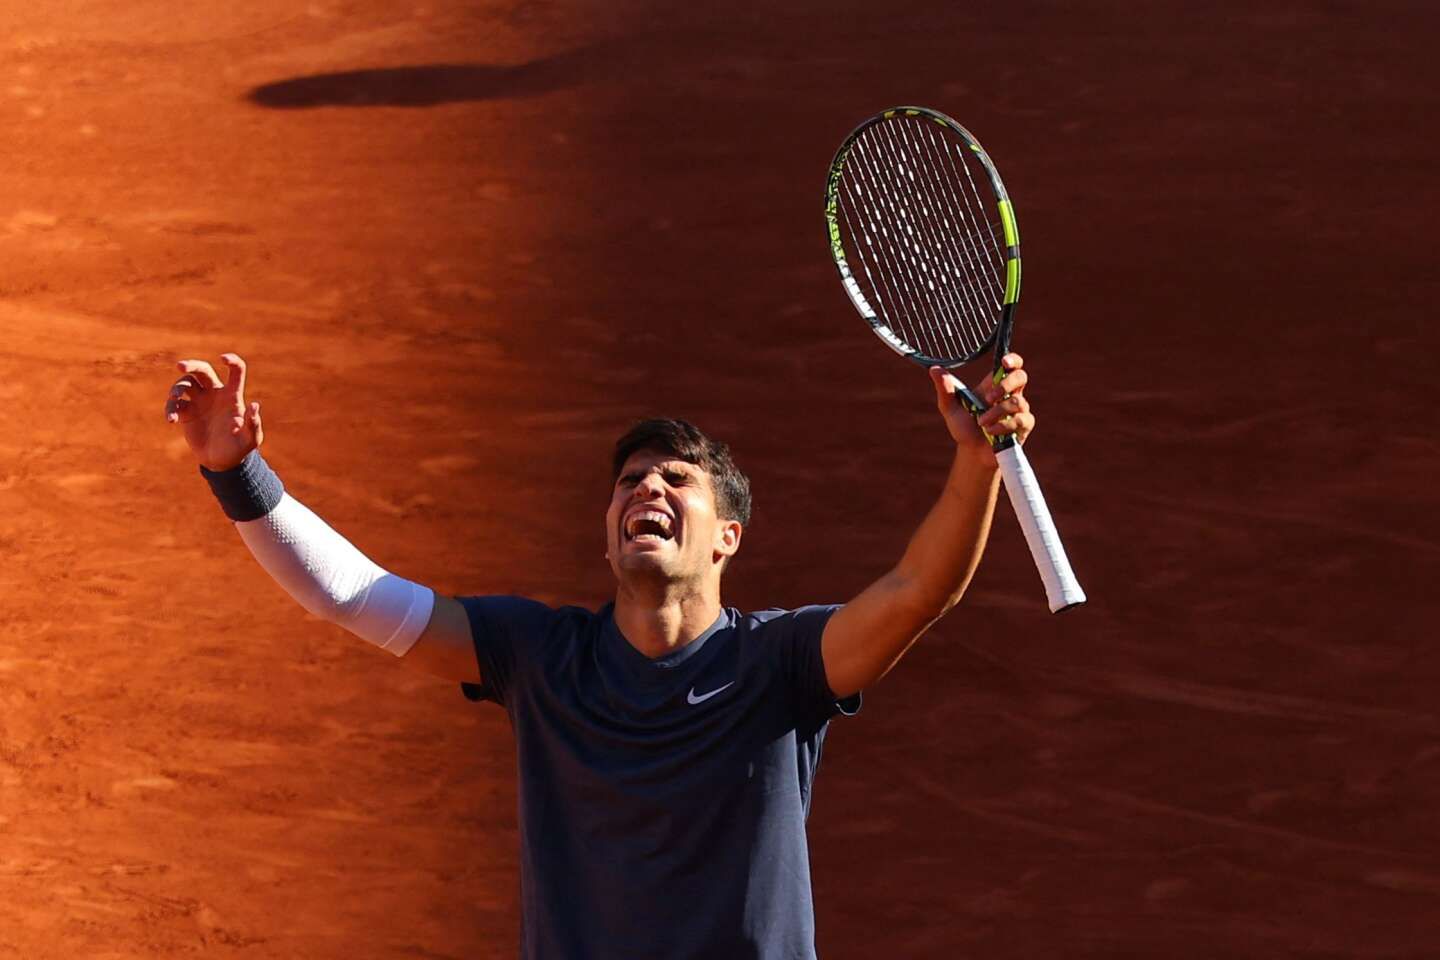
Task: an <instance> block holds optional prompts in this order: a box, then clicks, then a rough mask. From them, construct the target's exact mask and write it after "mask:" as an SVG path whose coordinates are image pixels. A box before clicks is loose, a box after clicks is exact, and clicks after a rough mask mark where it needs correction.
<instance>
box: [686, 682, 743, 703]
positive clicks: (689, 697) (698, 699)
mask: <svg viewBox="0 0 1440 960" xmlns="http://www.w3.org/2000/svg"><path fill="white" fill-rule="evenodd" d="M733 686H735V681H734V680H731V681H730V682H729V683H727V684H725V686H723V687H716V688H715V689H714V690H711V691H710V692H709V693H702V694H700V695H699V696H696V694H695V688H694V687H691V688H690V692H689V693H687V694H685V701H686V702H687V703H689V704H690V705H691V706H694V705H695V704H697V703H704V702H705V701H706V700H709V699H710V698H711V697H713V696H715V694H717V693H719V692H720V691H721V690H725V689H728V688H730V687H733Z"/></svg>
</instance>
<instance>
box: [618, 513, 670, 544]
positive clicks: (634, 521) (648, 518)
mask: <svg viewBox="0 0 1440 960" xmlns="http://www.w3.org/2000/svg"><path fill="white" fill-rule="evenodd" d="M643 523H653V524H654V525H655V526H657V527H658V528H659V529H660V533H659V534H656V533H653V532H650V531H647V532H645V533H643V534H639V533H637V531H638V530H639V529H640V525H641V524H643ZM672 529H673V528H672V524H671V520H670V517H669V516H667V515H666V514H663V513H661V512H660V511H659V510H639V511H636V512H635V513H632V514H631V515H630V516H629V517H627V518H626V519H625V535H626V536H627V537H629V538H630V539H632V540H633V539H635V538H636V537H637V536H647V537H654V536H659V537H661V538H662V539H666V540H668V539H670V537H671V536H672V533H671V530H672Z"/></svg>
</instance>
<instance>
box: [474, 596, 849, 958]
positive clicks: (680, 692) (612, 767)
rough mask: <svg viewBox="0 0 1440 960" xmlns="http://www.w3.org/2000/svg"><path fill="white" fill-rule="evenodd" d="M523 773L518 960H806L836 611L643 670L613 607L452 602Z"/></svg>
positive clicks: (754, 629)
mask: <svg viewBox="0 0 1440 960" xmlns="http://www.w3.org/2000/svg"><path fill="white" fill-rule="evenodd" d="M461 603H462V604H464V606H465V610H466V612H467V613H468V614H469V618H470V628H471V632H472V633H473V635H474V639H475V651H476V656H477V657H478V659H479V664H480V676H481V679H482V680H483V681H484V683H483V686H480V687H475V686H473V685H469V684H467V685H466V691H465V692H466V695H467V696H469V697H470V698H471V699H474V700H482V699H483V700H493V701H495V702H496V703H498V704H500V705H501V706H502V707H504V708H505V711H506V712H507V713H508V714H509V716H510V723H511V726H512V727H513V728H514V731H515V740H516V752H517V756H518V761H519V793H520V890H521V907H522V910H523V918H522V928H521V951H520V952H521V955H522V957H524V958H526V960H540V958H543V960H555V958H563V960H600V958H615V960H621V958H623V960H652V958H653V960H742V958H763V960H808V958H813V957H814V956H815V920H814V908H813V905H812V902H811V897H810V862H809V856H808V852H807V849H806V843H805V818H806V816H807V815H808V813H809V810H810V788H811V783H812V782H813V780H814V777H815V771H816V768H817V767H818V765H819V763H820V748H821V744H822V742H823V740H824V738H825V728H826V725H827V723H828V722H829V720H830V718H831V717H832V716H834V715H835V714H836V713H837V712H843V713H846V714H851V713H854V712H855V711H856V710H858V709H859V705H860V698H859V696H858V695H857V696H855V697H852V698H849V699H847V700H844V701H837V700H836V698H835V695H834V694H833V693H832V692H831V691H830V688H829V686H828V685H827V684H826V681H825V668H824V664H823V662H822V661H821V657H820V635H821V632H822V631H823V630H824V627H825V623H826V621H827V620H829V618H830V615H831V614H832V613H834V612H835V610H836V609H837V608H836V607H834V606H812V607H801V608H799V609H797V610H765V611H762V612H759V613H750V614H741V613H740V612H739V611H737V610H734V609H726V610H724V611H723V612H722V613H721V614H720V617H719V619H717V620H716V622H715V623H714V624H713V625H712V626H711V627H710V628H709V629H708V630H706V631H705V633H703V634H701V635H700V636H699V637H697V638H696V639H695V640H693V641H692V642H690V643H689V644H687V645H685V646H684V647H681V648H680V649H679V650H677V651H675V652H674V653H672V654H669V655H667V656H665V657H661V658H659V659H655V660H651V659H649V658H647V657H645V656H644V655H643V654H641V653H640V652H639V651H638V650H636V649H635V648H634V647H632V646H630V644H629V643H628V642H627V641H626V640H625V638H624V637H623V636H621V634H620V632H619V630H618V629H617V628H616V626H615V620H614V617H613V616H612V612H611V611H612V605H607V606H606V607H604V608H602V609H601V610H600V611H599V612H591V611H589V610H584V609H581V608H579V607H561V608H559V609H553V608H551V607H548V606H546V605H545V604H542V603H538V602H536V601H534V600H526V599H523V598H520V597H467V598H462V599H461Z"/></svg>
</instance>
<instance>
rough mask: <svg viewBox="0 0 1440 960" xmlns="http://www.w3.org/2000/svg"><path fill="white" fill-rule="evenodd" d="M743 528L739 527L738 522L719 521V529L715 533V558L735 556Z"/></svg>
mask: <svg viewBox="0 0 1440 960" xmlns="http://www.w3.org/2000/svg"><path fill="white" fill-rule="evenodd" d="M744 532H745V528H744V527H742V526H740V521H739V520H721V521H720V526H719V528H718V529H717V530H716V531H715V558H716V559H717V560H718V559H721V558H728V557H733V556H735V552H736V551H737V550H739V549H740V535H741V534H743V533H744Z"/></svg>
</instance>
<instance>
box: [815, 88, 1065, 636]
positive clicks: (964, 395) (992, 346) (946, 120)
mask: <svg viewBox="0 0 1440 960" xmlns="http://www.w3.org/2000/svg"><path fill="white" fill-rule="evenodd" d="M897 115H903V116H906V117H914V118H920V119H924V120H930V121H932V122H934V123H936V124H939V125H940V126H941V127H944V128H946V129H947V130H949V131H950V132H951V133H953V134H955V135H956V136H958V137H959V138H960V139H961V141H963V142H964V144H965V147H966V149H967V150H968V151H969V152H970V154H971V155H972V156H973V157H974V158H975V159H976V160H977V161H979V163H980V166H981V168H982V169H983V170H984V172H985V176H986V178H987V179H988V180H989V183H990V188H991V190H992V192H993V193H994V198H995V204H996V207H997V209H998V212H999V215H1000V227H1001V232H1002V234H1003V236H1004V245H1005V289H1004V294H1003V297H1002V301H1001V304H1000V317H999V320H998V321H997V323H996V324H995V329H994V330H993V331H991V333H990V336H989V337H988V338H987V339H986V340H985V341H984V342H983V343H981V344H980V345H979V346H978V347H976V349H975V350H974V351H973V352H972V353H971V354H969V355H968V356H965V357H932V356H928V355H927V354H925V353H923V352H921V351H919V350H917V349H916V348H915V347H913V346H911V345H910V344H909V343H907V342H906V341H905V340H904V339H902V338H901V337H900V336H899V335H898V334H896V333H895V331H893V330H891V329H890V327H889V326H888V325H887V324H886V323H885V321H884V319H883V318H882V317H881V316H880V315H879V314H878V313H877V312H876V310H875V308H874V307H873V306H871V305H870V302H869V300H868V299H867V298H866V296H865V292H864V291H863V290H862V289H861V288H860V283H859V281H858V280H857V279H856V278H855V275H854V274H853V272H852V271H851V270H850V264H849V261H848V259H847V258H846V254H845V243H844V239H843V237H842V236H841V230H840V184H841V178H842V177H843V176H844V173H845V162H846V160H847V159H848V158H849V155H850V149H851V147H852V146H854V144H855V142H856V141H857V140H859V139H860V137H861V136H862V135H863V134H864V133H865V132H866V131H867V130H869V129H870V128H871V127H874V126H876V125H877V124H881V123H885V122H888V121H890V120H892V119H893V118H895V117H896V116H897ZM987 223H988V220H987ZM825 226H826V233H827V234H828V236H829V239H830V255H831V257H832V258H833V259H834V261H835V266H836V268H837V269H838V270H839V272H840V282H841V284H842V286H844V288H845V293H846V295H847V296H849V298H850V302H851V303H852V304H853V305H854V307H855V310H856V312H857V313H859V314H860V316H861V317H863V318H864V319H865V321H866V322H867V323H868V324H869V325H870V328H871V330H873V331H874V333H875V335H876V336H878V337H879V338H880V340H881V341H882V342H883V343H884V344H885V345H886V346H888V347H889V348H890V349H891V350H893V351H895V352H896V353H898V354H900V356H902V357H904V358H905V359H907V360H909V361H911V362H912V363H916V364H919V365H920V366H922V367H926V368H929V367H936V366H938V367H942V368H944V369H946V370H954V369H956V368H958V367H961V366H963V365H965V364H967V363H970V362H972V361H974V360H976V359H979V358H980V357H981V356H982V355H984V354H985V353H986V352H987V351H993V353H994V357H995V367H994V371H993V373H992V376H993V378H994V380H995V382H996V383H999V382H1000V381H1001V380H1002V379H1003V378H1004V376H1005V369H1004V366H1003V364H1002V362H1001V361H1002V358H1004V356H1005V355H1006V354H1007V353H1009V352H1010V338H1011V332H1012V330H1013V328H1014V324H1015V310H1016V307H1017V306H1018V305H1019V303H1020V276H1021V271H1020V227H1019V224H1018V223H1017V221H1016V219H1015V208H1014V206H1013V204H1011V202H1010V193H1009V191H1007V190H1006V189H1005V182H1004V181H1003V180H1001V179H1000V172H999V171H998V170H996V169H995V164H994V162H993V161H992V160H991V159H990V155H989V153H987V152H986V150H985V148H984V147H983V146H981V144H980V141H979V140H978V139H977V138H976V137H975V135H974V134H972V133H971V132H970V131H969V130H966V129H965V128H964V127H963V126H961V125H960V124H959V123H957V122H956V121H955V120H954V119H953V118H951V117H948V116H946V115H945V114H943V113H941V112H939V111H938V110H932V109H930V108H929V107H917V106H901V107H893V108H891V109H889V110H883V111H881V112H880V113H877V114H876V115H874V116H873V117H870V118H869V119H867V120H865V121H864V122H862V123H861V124H860V125H858V126H857V127H855V129H854V130H852V131H850V133H849V134H848V135H847V136H846V137H845V139H844V141H842V142H841V144H840V147H839V149H837V150H836V151H835V158H834V160H832V161H831V164H830V172H829V175H828V176H827V177H826V180H825ZM956 379H957V380H958V381H959V384H960V385H959V388H958V389H957V390H956V396H957V397H958V398H959V400H960V402H961V403H962V404H963V405H964V406H965V407H966V409H967V410H968V411H969V412H970V414H971V416H975V417H978V416H980V414H982V413H984V412H985V410H986V409H987V407H986V404H985V402H984V401H983V400H981V399H980V397H979V395H977V394H976V393H975V391H974V390H972V389H971V388H970V387H969V386H968V385H967V384H966V383H965V382H964V380H963V379H962V378H959V377H957V378H956ZM985 437H986V439H987V440H988V441H989V442H990V446H991V448H992V449H993V450H994V452H995V457H996V461H997V462H998V463H999V466H1000V470H1001V473H1002V474H1003V476H1004V479H1005V489H1006V492H1007V494H1008V495H1009V498H1010V502H1011V505H1012V506H1013V507H1014V509H1015V514H1016V516H1017V517H1018V518H1019V520H1020V526H1021V529H1022V530H1023V532H1024V534H1025V540H1026V543H1027V545H1028V546H1029V548H1030V552H1031V554H1032V556H1033V557H1034V559H1035V562H1036V566H1037V568H1038V569H1039V571H1040V575H1041V579H1042V580H1043V581H1044V584H1045V593H1046V597H1047V599H1048V602H1049V606H1050V610H1051V612H1053V613H1058V612H1060V611H1062V610H1068V609H1070V608H1072V607H1076V606H1079V605H1080V604H1082V603H1084V602H1085V593H1084V591H1083V590H1082V589H1081V587H1080V584H1079V582H1078V581H1077V580H1076V579H1075V575H1074V573H1073V571H1072V570H1071V569H1070V561H1069V559H1068V558H1067V557H1066V555H1065V548H1064V546H1063V545H1062V544H1061V542H1060V536H1059V533H1058V532H1057V531H1056V529H1055V523H1054V521H1053V519H1052V518H1051V516H1050V510H1049V508H1048V507H1047V506H1046V504H1045V499H1044V496H1043V495H1042V494H1041V492H1040V485H1039V482H1038V481H1037V480H1036V479H1035V474H1034V471H1033V470H1032V469H1031V468H1030V464H1029V461H1028V460H1027V459H1026V458H1025V455H1024V451H1023V450H1022V449H1021V447H1020V444H1019V443H1018V442H1017V441H1016V439H1015V436H1014V435H1013V434H1002V435H999V436H995V435H992V434H990V433H988V432H987V433H985Z"/></svg>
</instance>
